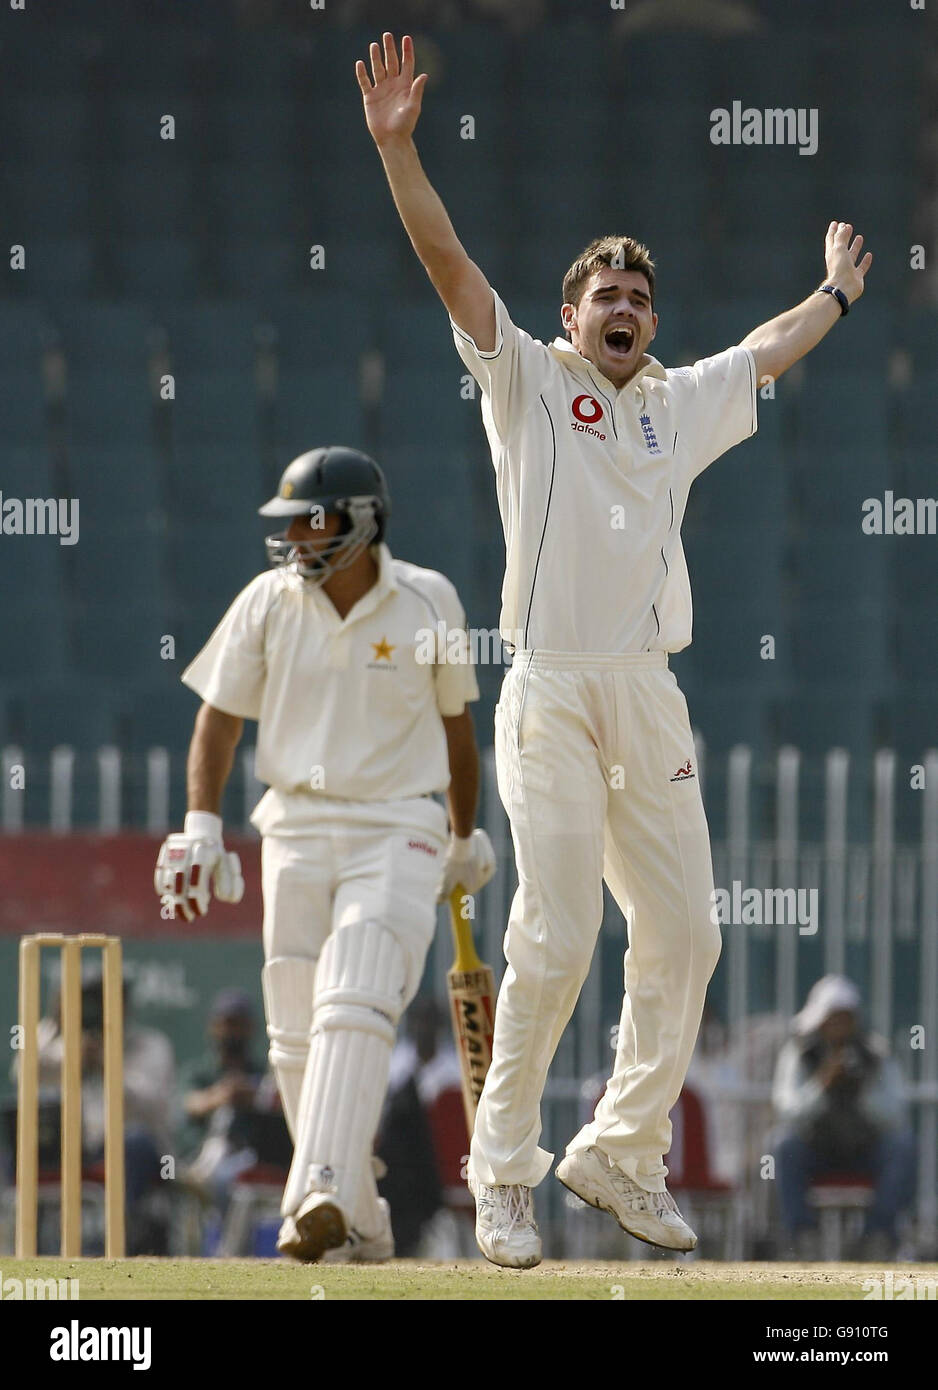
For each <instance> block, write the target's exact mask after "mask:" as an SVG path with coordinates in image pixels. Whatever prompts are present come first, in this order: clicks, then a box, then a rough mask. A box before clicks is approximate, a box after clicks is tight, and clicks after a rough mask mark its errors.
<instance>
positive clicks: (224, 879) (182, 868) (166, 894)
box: [153, 811, 244, 922]
mask: <svg viewBox="0 0 938 1390" xmlns="http://www.w3.org/2000/svg"><path fill="white" fill-rule="evenodd" d="M153 886H154V887H155V889H156V891H157V893H158V894H159V897H160V901H161V902H162V903H163V904H164V906H171V907H172V909H173V916H174V917H175V916H176V915H177V914H179V915H180V916H182V917H184V918H185V920H186V921H187V922H194V921H195V919H196V918H197V917H204V916H205V914H206V913H207V912H208V905H209V903H210V902H211V899H212V890H213V889H214V891H215V897H216V898H218V899H219V901H220V902H223V903H239V902H240V901H241V899H242V898H243V897H244V879H243V878H242V877H241V860H240V859H239V858H238V856H237V855H236V854H234V853H228V852H226V850H225V847H224V845H223V844H222V824H221V817H220V816H214V815H212V814H211V812H209V811H190V812H189V814H188V815H187V816H186V820H185V825H184V827H183V831H182V834H181V835H178V834H176V835H168V836H167V838H166V839H165V840H164V841H163V844H162V846H161V847H160V854H159V858H158V859H157V861H156V871H155V872H154V874H153Z"/></svg>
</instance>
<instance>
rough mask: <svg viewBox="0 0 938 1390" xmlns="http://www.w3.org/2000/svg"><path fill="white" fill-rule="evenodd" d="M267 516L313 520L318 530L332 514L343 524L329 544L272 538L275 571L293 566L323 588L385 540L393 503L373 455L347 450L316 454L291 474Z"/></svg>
mask: <svg viewBox="0 0 938 1390" xmlns="http://www.w3.org/2000/svg"><path fill="white" fill-rule="evenodd" d="M259 511H260V514H261V516H281V517H294V516H308V517H309V518H310V519H311V521H312V522H313V524H314V525H315V524H316V520H317V519H319V524H320V525H321V524H322V518H324V517H325V516H327V515H329V514H330V513H336V514H337V515H338V516H340V517H341V518H342V520H343V523H344V524H343V526H342V529H341V531H340V532H339V533H338V534H337V535H335V536H333V537H331V538H330V539H329V540H326V541H300V542H295V541H290V540H287V538H286V534H285V532H282V531H281V532H278V533H277V534H276V535H273V536H268V537H267V539H266V546H267V555H268V559H269V560H270V562H271V564H272V565H286V564H289V565H293V566H295V568H296V571H297V573H298V574H300V575H301V576H302V577H303V578H304V579H311V580H314V581H315V582H316V583H317V584H322V583H323V582H324V581H325V580H326V579H328V577H329V575H330V574H332V573H333V571H335V570H337V569H345V568H346V567H347V566H348V565H350V564H351V563H352V562H353V560H355V559H356V558H357V557H358V555H360V554H361V552H362V550H363V549H364V548H365V546H367V545H374V544H377V542H379V541H381V540H383V539H384V533H385V529H386V527H387V521H388V517H389V515H390V512H391V498H390V494H389V493H388V485H387V482H386V480H385V477H384V474H383V473H382V471H381V469H380V468H379V467H378V465H377V464H376V463H375V461H374V459H372V458H369V457H368V455H367V454H362V453H359V451H358V450H357V449H348V448H346V447H345V446H344V445H341V444H332V445H329V446H328V447H326V448H321V449H311V450H310V451H309V452H308V453H305V454H300V455H299V457H298V458H295V459H294V460H293V462H292V463H291V464H290V465H289V466H288V467H287V468H286V469H285V471H284V473H283V476H282V477H281V479H280V484H279V486H278V488H277V495H276V497H272V498H271V499H270V501H269V502H266V503H265V504H264V506H263V507H261V508H259Z"/></svg>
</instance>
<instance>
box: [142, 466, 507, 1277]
mask: <svg viewBox="0 0 938 1390" xmlns="http://www.w3.org/2000/svg"><path fill="white" fill-rule="evenodd" d="M390 507H391V504H390V497H389V494H388V488H387V483H386V481H385V478H384V474H383V473H382V471H381V469H380V468H379V466H378V464H377V463H375V461H374V460H373V459H371V458H369V457H367V456H366V455H365V454H361V453H359V452H357V451H356V450H354V449H349V448H345V447H341V446H333V447H330V448H319V449H313V450H312V451H310V452H308V453H305V454H301V455H300V456H299V457H298V458H296V459H294V460H293V462H292V463H291V464H290V465H289V467H288V468H287V469H286V471H285V472H284V474H283V476H282V478H281V480H280V484H279V487H278V491H277V495H276V497H274V498H272V499H271V500H270V501H269V502H267V503H266V504H265V505H264V506H263V507H261V508H260V512H261V515H262V516H268V517H276V518H278V519H280V520H282V521H283V522H285V523H286V524H287V526H286V530H285V531H282V532H278V533H277V534H275V535H272V536H269V537H268V538H267V542H266V545H267V551H268V556H269V559H270V561H271V564H272V568H271V569H269V570H268V571H267V572H265V573H262V574H260V575H258V576H257V577H256V578H255V579H254V580H252V581H251V583H250V584H248V585H247V587H246V588H245V589H244V590H242V592H241V593H240V594H239V595H238V596H237V598H236V599H235V600H234V602H233V603H232V605H231V607H230V608H229V609H228V611H227V613H226V614H225V616H224V617H223V618H222V620H221V622H220V624H219V625H218V627H217V628H216V629H215V631H214V632H213V633H212V635H211V637H210V638H209V640H208V642H207V643H206V645H205V646H204V647H203V649H202V651H201V652H200V653H199V654H198V656H197V657H196V658H195V660H194V661H193V662H192V663H191V664H190V665H189V666H188V667H187V669H186V670H185V672H184V673H183V676H182V679H183V681H184V682H185V684H186V685H188V686H189V687H190V688H191V689H192V690H194V691H195V692H196V694H197V695H199V696H201V699H202V702H203V703H202V706H201V708H200V710H199V712H198V714H197V716H196V721H195V729H194V732H193V735H192V742H191V744H190V748H189V759H188V766H187V792H188V814H187V815H186V819H185V826H184V829H183V832H182V834H174V835H170V836H169V838H168V839H167V840H166V842H165V844H164V845H163V847H162V849H161V850H160V855H159V861H158V865H157V869H156V874H155V886H156V891H157V893H159V894H160V896H161V898H162V899H163V900H164V902H168V903H169V904H171V905H172V907H173V909H174V911H176V912H178V913H181V915H182V916H183V917H184V918H185V919H186V920H187V921H194V920H196V919H197V918H202V917H204V915H205V913H206V912H207V911H208V906H209V901H210V896H211V890H212V888H213V887H214V891H215V896H216V897H217V898H220V899H221V900H222V901H235V902H236V901H238V899H239V898H240V897H241V894H242V892H243V882H242V879H241V869H240V864H239V862H238V857H237V855H235V854H231V853H226V852H225V849H224V845H223V838H222V821H221V817H220V808H221V802H222V794H223V792H224V788H225V783H226V781H227V778H228V775H229V772H230V771H231V766H232V761H233V758H234V753H235V748H236V747H237V744H238V741H239V740H240V738H241V733H242V730H243V727H244V721H245V720H246V719H255V720H257V760H256V770H257V776H258V778H259V779H260V780H261V781H262V782H265V783H266V784H267V786H268V791H267V792H266V793H265V795H264V796H263V798H262V799H261V801H260V803H259V804H258V806H257V808H256V810H255V811H254V814H253V816H252V817H251V820H252V823H253V824H254V825H255V826H256V828H257V829H258V830H259V831H260V833H261V835H262V837H263V842H262V884H263V895H264V925H263V944H264V967H263V990H264V1005H265V1011H266V1016H267V1032H268V1036H269V1039H270V1062H271V1066H272V1068H273V1071H274V1074H275V1075H276V1078H277V1084H278V1087H279V1090H280V1095H281V1097H282V1100H283V1109H284V1113H285V1116H286V1119H287V1123H288V1125H289V1128H290V1134H291V1136H292V1138H293V1142H294V1155H293V1163H292V1166H291V1168H290V1173H289V1177H288V1180H287V1184H286V1188H285V1190H284V1195H283V1203H282V1215H283V1224H282V1226H281V1230H280V1235H279V1239H278V1248H279V1249H280V1251H281V1252H282V1253H284V1254H287V1255H291V1256H293V1257H294V1258H296V1259H299V1260H304V1261H315V1260H317V1259H319V1258H320V1257H323V1256H326V1257H327V1258H336V1257H338V1258H351V1259H356V1260H362V1261H368V1260H374V1261H379V1260H386V1259H389V1258H391V1256H392V1255H393V1253H394V1246H393V1240H392V1236H391V1225H390V1216H389V1212H388V1206H387V1203H386V1202H385V1201H383V1199H380V1198H379V1197H378V1193H377V1189H376V1186H375V1179H374V1172H373V1167H372V1142H373V1139H374V1135H375V1131H376V1129H377V1126H378V1119H379V1116H380V1111H381V1106H382V1103H383V1100H384V1096H385V1091H386V1089H387V1081H388V1065H389V1061H390V1057H391V1048H392V1046H393V1043H394V1038H395V1030H396V1028H397V1024H398V1021H399V1020H400V1017H401V1015H402V1013H403V1012H404V1010H405V1009H406V1007H407V1005H408V1004H409V1002H410V1001H411V999H412V998H413V997H414V995H415V993H416V991H417V988H418V985H419V983H420V978H421V975H422V973H423V968H424V961H425V958H426V954H427V949H428V947H429V945H430V941H431V939H432V937H433V932H434V928H435V925H436V903H437V900H438V898H444V897H446V896H448V895H449V893H450V892H451V891H452V890H453V889H454V888H455V886H456V884H457V883H460V884H462V886H463V888H464V890H465V892H466V893H469V894H472V893H475V892H477V891H478V890H479V889H480V888H481V887H482V886H483V884H485V883H486V882H487V881H488V880H489V878H491V876H492V874H493V872H494V869H495V856H494V852H493V850H492V847H491V844H490V842H489V840H488V837H487V836H486V834H485V832H484V831H483V830H474V829H473V825H474V817H475V812H476V804H477V800H478V781H479V760H478V751H477V748H476V741H475V733H474V730H473V725H472V716H471V713H470V711H469V709H468V705H469V703H470V702H471V701H473V700H476V699H478V695H479V692H478V687H477V684H476V679H475V672H474V669H473V667H472V664H471V661H470V659H469V653H468V642H467V644H466V648H467V650H466V651H465V652H461V651H457V652H453V651H452V650H444V651H441V650H440V648H439V647H437V648H436V649H435V650H433V651H429V656H428V646H427V641H426V638H425V635H426V634H427V633H439V632H441V631H444V630H450V631H462V632H463V633H464V634H465V625H466V620H465V614H464V612H463V608H462V605H461V603H460V601H459V597H458V595H457V593H456V590H455V589H454V587H453V585H452V584H451V583H450V582H449V580H448V579H446V578H445V577H444V576H443V575H442V574H438V573H437V572H436V571H434V570H428V569H421V568H418V566H416V565H411V564H407V563H405V562H404V561H403V560H398V559H394V558H393V557H392V555H391V552H390V551H389V549H388V547H387V545H386V543H385V541H384V536H385V529H386V526H387V521H388V516H389V514H390ZM433 656H435V660H434V659H429V658H432V657H433ZM454 656H455V657H456V658H458V659H450V658H451V657H454ZM443 792H445V793H446V801H447V807H448V811H449V817H448V821H449V827H450V832H449V835H447V812H446V810H445V809H444V807H443V804H442V802H441V801H440V800H438V799H437V797H438V795H439V794H440V793H443ZM330 1251H332V1252H337V1254H336V1253H334V1254H333V1255H332V1256H329V1255H328V1254H327V1252H330Z"/></svg>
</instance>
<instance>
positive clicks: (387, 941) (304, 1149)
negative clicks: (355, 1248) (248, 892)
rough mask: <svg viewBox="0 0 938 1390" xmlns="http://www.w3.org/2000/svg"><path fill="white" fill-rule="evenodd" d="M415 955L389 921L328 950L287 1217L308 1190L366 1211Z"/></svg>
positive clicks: (348, 930)
mask: <svg viewBox="0 0 938 1390" xmlns="http://www.w3.org/2000/svg"><path fill="white" fill-rule="evenodd" d="M406 983H407V961H406V957H405V955H404V951H403V950H402V948H401V946H400V945H399V943H398V941H397V938H396V937H395V936H394V934H393V933H392V932H390V931H389V930H388V929H387V927H385V926H383V925H382V924H381V923H380V922H355V923H350V924H349V925H348V926H345V927H341V928H339V929H338V930H337V931H334V932H333V933H332V935H331V936H330V937H329V938H328V939H327V941H326V944H325V946H324V947H323V950H322V955H321V956H320V958H319V967H318V970H317V973H316V988H315V993H314V996H313V1023H312V1031H311V1035H310V1043H309V1056H308V1058H307V1062H306V1071H305V1073H304V1076H303V1086H302V1091H301V1094H300V1105H299V1121H298V1134H297V1141H296V1148H295V1150H294V1154H293V1164H292V1166H291V1168H290V1175H289V1177H288V1179H287V1185H286V1189H285V1191H284V1194H283V1206H282V1211H283V1214H284V1216H287V1215H291V1214H292V1213H293V1212H295V1211H296V1209H297V1207H298V1206H299V1205H300V1203H301V1202H302V1200H303V1198H304V1197H305V1196H306V1195H307V1193H308V1192H311V1191H313V1190H325V1189H329V1188H331V1189H333V1190H334V1191H335V1193H336V1196H337V1198H338V1201H339V1204H340V1205H341V1206H342V1208H343V1210H344V1211H345V1212H346V1214H347V1216H348V1218H349V1220H351V1219H352V1217H353V1214H354V1215H357V1214H358V1208H359V1201H360V1198H363V1197H364V1198H365V1199H366V1200H367V1197H366V1194H367V1193H368V1192H369V1188H370V1184H369V1188H365V1189H363V1182H364V1180H365V1177H366V1173H367V1172H368V1170H369V1169H370V1165H371V1146H372V1142H373V1140H374V1135H375V1130H376V1129H377V1127H378V1120H379V1118H380V1115H381V1106H382V1103H383V1101H384V1094H385V1091H386V1090H387V1084H388V1066H389V1063H390V1059H391V1048H392V1047H393V1045H394V1035H395V1029H396V1025H397V1021H398V1019H399V1018H400V1016H401V1011H402V1009H403V1006H404V998H405V993H404V991H405V988H406Z"/></svg>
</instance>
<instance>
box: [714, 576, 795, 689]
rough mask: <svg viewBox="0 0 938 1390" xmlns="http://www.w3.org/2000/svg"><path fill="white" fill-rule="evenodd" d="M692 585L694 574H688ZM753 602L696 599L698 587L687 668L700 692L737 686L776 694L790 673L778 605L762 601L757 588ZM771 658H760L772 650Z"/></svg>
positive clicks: (786, 634)
mask: <svg viewBox="0 0 938 1390" xmlns="http://www.w3.org/2000/svg"><path fill="white" fill-rule="evenodd" d="M691 583H692V584H693V570H692V571H691ZM757 594H758V596H754V597H753V598H752V599H748V600H744V599H735V600H734V599H732V598H730V597H729V596H728V595H724V596H720V597H719V598H716V597H714V596H713V595H712V594H709V593H708V594H707V596H706V598H702V597H701V591H700V586H699V585H698V586H697V598H696V600H695V607H694V629H693V637H694V640H693V645H692V647H691V649H690V653H689V656H690V664H691V666H692V668H693V670H694V672H695V673H696V676H697V678H698V679H699V680H700V681H701V683H702V685H703V687H704V688H705V687H706V686H707V685H712V684H719V685H724V686H726V685H729V684H731V683H732V682H733V681H739V682H742V683H745V684H747V685H749V686H750V687H752V688H753V689H754V690H762V689H769V688H772V689H775V688H776V687H777V686H778V683H779V681H780V680H782V679H783V678H784V677H785V676H786V675H787V674H788V671H789V669H790V660H791V656H790V639H789V636H788V632H787V628H786V626H785V625H784V623H783V621H782V618H781V615H780V606H779V604H778V602H777V600H775V601H773V600H770V599H767V598H766V599H763V597H762V592H761V588H760V589H758V590H757ZM767 636H770V637H772V638H774V642H775V646H774V652H775V655H774V657H771V658H768V659H764V658H763V655H762V653H763V651H765V652H766V655H767V657H768V653H769V652H770V651H771V650H772V648H771V647H770V646H769V645H768V644H767V643H766V641H765V638H766V637H767Z"/></svg>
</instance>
